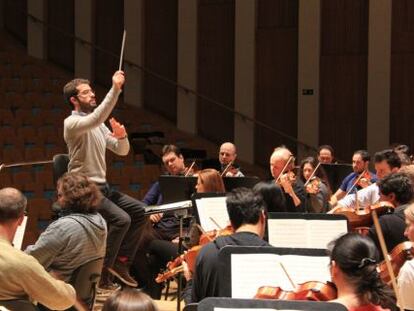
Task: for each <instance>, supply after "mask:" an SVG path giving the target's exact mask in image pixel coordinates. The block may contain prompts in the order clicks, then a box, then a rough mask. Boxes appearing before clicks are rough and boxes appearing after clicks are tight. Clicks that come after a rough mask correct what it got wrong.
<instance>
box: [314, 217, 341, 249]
mask: <svg viewBox="0 0 414 311" xmlns="http://www.w3.org/2000/svg"><path fill="white" fill-rule="evenodd" d="M307 226H308V229H307V231H308V232H310V234H308V235H307V237H308V245H309V247H311V248H324V249H326V248H327V245H328V244H329V242H331V241H332V240H334V239H336V238H338V237H339V236H341V235H343V234H345V233H347V232H348V225H347V222H346V221H345V220H316V219H315V220H308V223H307Z"/></svg>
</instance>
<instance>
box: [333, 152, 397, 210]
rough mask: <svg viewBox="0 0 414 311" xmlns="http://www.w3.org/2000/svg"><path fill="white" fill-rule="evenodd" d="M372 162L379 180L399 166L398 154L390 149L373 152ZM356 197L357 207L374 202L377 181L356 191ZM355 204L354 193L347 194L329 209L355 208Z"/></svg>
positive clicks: (377, 193)
mask: <svg viewBox="0 0 414 311" xmlns="http://www.w3.org/2000/svg"><path fill="white" fill-rule="evenodd" d="M374 162H375V163H374V166H375V170H376V173H377V178H378V179H379V180H380V179H382V178H384V177H385V176H387V175H389V174H391V173H395V172H397V171H398V170H399V169H400V167H401V160H400V158H399V156H398V154H397V153H396V152H395V151H393V150H391V149H385V150H382V151H379V152H377V153H375V155H374ZM357 197H358V203H359V207H361V208H362V207H367V206H370V205H372V204H374V203H376V202H377V201H378V200H379V198H380V197H379V191H378V185H377V183H373V184H371V185H370V186H368V187H366V188H364V189H362V190H360V191H358V193H357ZM356 205H357V204H356V195H355V194H349V195H347V196H345V197H344V198H343V199H342V200H340V201H338V205H337V206H336V207H335V208H334V209H333V210H331V212H334V211H335V210H336V209H339V208H344V207H348V208H355V207H356Z"/></svg>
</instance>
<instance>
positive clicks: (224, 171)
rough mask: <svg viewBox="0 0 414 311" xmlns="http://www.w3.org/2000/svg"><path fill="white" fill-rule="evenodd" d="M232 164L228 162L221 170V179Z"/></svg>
mask: <svg viewBox="0 0 414 311" xmlns="http://www.w3.org/2000/svg"><path fill="white" fill-rule="evenodd" d="M233 162H234V161H230V162H229V164H227V166H226V168H225V169H224V170H223V172H222V173H221V175H220V176H221V177H223V176H224V175H225V174H226V173H227V171H228V170H229V168H230V167H231V166H232V165H233Z"/></svg>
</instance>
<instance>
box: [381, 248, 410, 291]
mask: <svg viewBox="0 0 414 311" xmlns="http://www.w3.org/2000/svg"><path fill="white" fill-rule="evenodd" d="M388 258H389V260H390V262H391V266H392V270H393V271H394V274H395V275H398V273H399V272H400V269H401V267H402V266H403V265H404V263H405V262H406V261H407V260H411V259H413V258H414V242H409V241H405V242H402V243H400V244H398V245H397V246H396V247H394V249H393V250H392V251H391V253H389V254H388ZM377 271H378V273H379V275H380V277H381V279H382V280H383V281H384V282H385V283H388V284H389V283H390V282H391V278H390V274H389V272H388V270H387V267H386V263H385V260H384V261H382V262H381V263H379V264H378V266H377Z"/></svg>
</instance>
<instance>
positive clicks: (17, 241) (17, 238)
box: [13, 216, 27, 249]
mask: <svg viewBox="0 0 414 311" xmlns="http://www.w3.org/2000/svg"><path fill="white" fill-rule="evenodd" d="M26 224H27V216H24V218H23V221H22V223H21V225H20V226H18V227H17V230H16V234H15V235H14V239H13V246H14V248H17V249H22V244H23V238H24V232H25V231H26Z"/></svg>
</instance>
